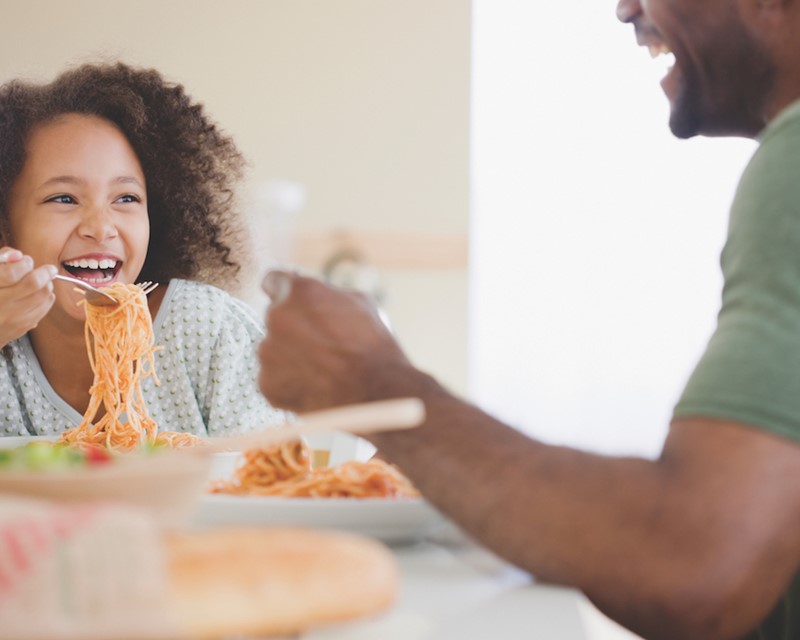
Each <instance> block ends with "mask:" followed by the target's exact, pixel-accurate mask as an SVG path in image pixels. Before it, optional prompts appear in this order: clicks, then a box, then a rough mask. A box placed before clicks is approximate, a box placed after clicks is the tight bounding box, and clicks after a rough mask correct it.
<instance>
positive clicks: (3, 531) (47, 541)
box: [0, 496, 177, 640]
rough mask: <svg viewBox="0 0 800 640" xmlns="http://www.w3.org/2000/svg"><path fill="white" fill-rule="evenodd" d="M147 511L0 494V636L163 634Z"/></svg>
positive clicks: (160, 580) (167, 633) (159, 578)
mask: <svg viewBox="0 0 800 640" xmlns="http://www.w3.org/2000/svg"><path fill="white" fill-rule="evenodd" d="M165 567H166V563H165V561H164V548H163V540H162V536H161V533H160V531H159V529H158V527H157V525H156V524H155V522H154V521H153V520H152V518H151V516H149V515H148V514H146V513H145V512H143V511H138V510H136V509H133V508H128V507H121V506H116V505H110V504H109V505H104V504H86V505H70V504H53V503H48V502H44V501H37V500H31V499H23V498H18V497H12V496H0V637H2V638H7V639H9V640H11V639H13V640H33V639H36V640H50V639H53V640H68V639H69V640H72V639H75V640H78V639H80V640H94V639H97V640H100V639H102V640H115V639H119V638H142V639H144V638H156V637H157V638H169V637H174V636H177V634H175V633H173V630H174V628H175V627H174V625H173V623H172V622H171V620H170V619H169V614H168V606H167V601H168V592H169V585H168V578H167V572H166V568H165Z"/></svg>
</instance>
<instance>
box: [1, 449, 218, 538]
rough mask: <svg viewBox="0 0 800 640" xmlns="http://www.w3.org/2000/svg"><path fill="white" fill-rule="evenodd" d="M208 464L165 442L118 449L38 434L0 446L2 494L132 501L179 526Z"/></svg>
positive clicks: (64, 499) (166, 522)
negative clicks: (68, 442) (70, 443)
mask: <svg viewBox="0 0 800 640" xmlns="http://www.w3.org/2000/svg"><path fill="white" fill-rule="evenodd" d="M210 464H211V461H210V459H209V457H208V456H202V455H196V454H192V453H191V452H185V451H179V450H177V451H176V450H172V449H164V448H162V447H145V448H142V449H141V450H138V451H136V452H133V453H124V454H120V453H114V452H112V451H109V450H107V449H103V448H100V447H81V448H77V447H72V446H68V445H63V444H58V443H56V442H52V441H49V440H47V439H38V438H37V439H31V440H30V441H28V442H26V443H24V444H20V445H18V446H14V447H2V446H0V494H11V495H19V496H27V497H36V498H43V499H47V500H50V501H55V502H106V503H120V504H126V505H134V506H138V507H142V508H144V509H146V510H148V511H150V512H152V514H153V515H154V516H155V517H156V518H157V519H158V520H159V521H160V522H161V523H163V524H164V525H167V526H177V525H180V524H182V523H183V522H185V520H186V518H188V516H189V515H190V514H191V511H192V509H193V507H194V504H195V501H196V499H197V498H198V497H199V496H200V494H201V493H202V491H203V489H204V488H205V486H206V485H207V483H208V477H209V468H210Z"/></svg>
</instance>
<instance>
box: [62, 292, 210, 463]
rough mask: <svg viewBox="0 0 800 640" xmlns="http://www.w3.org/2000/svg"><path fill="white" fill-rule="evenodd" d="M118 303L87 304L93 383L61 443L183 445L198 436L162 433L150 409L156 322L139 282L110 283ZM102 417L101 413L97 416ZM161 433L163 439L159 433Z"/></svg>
mask: <svg viewBox="0 0 800 640" xmlns="http://www.w3.org/2000/svg"><path fill="white" fill-rule="evenodd" d="M107 289H108V292H109V293H110V294H111V295H112V296H113V297H114V298H115V299H116V300H117V301H118V304H117V305H114V306H106V307H101V306H95V305H91V304H87V303H86V302H85V301H84V302H83V304H84V309H85V312H86V324H85V328H84V337H85V340H86V350H87V354H88V357H89V364H90V366H91V368H92V372H93V382H92V385H91V387H90V388H89V404H88V406H87V409H86V412H85V413H84V415H83V419H82V421H81V423H80V424H79V425H78V426H77V427H75V428H73V429H70V430H69V431H67V432H65V433H64V434H62V436H61V442H65V443H69V444H78V445H96V446H103V447H107V448H109V449H117V450H128V449H131V448H134V447H136V446H138V445H140V444H141V443H142V442H149V443H154V442H157V441H162V442H167V443H170V444H175V445H176V446H184V445H187V444H193V443H194V442H196V441H197V440H199V438H197V437H196V436H193V435H191V434H173V435H172V436H171V435H169V434H168V433H167V432H164V433H162V434H158V428H157V426H156V423H155V421H154V420H153V419H152V418H151V417H150V415H149V414H148V412H147V407H146V404H145V401H144V395H143V392H142V381H143V380H144V379H145V378H147V377H152V378H153V380H154V382H155V384H159V380H158V377H157V376H156V373H155V366H154V365H155V358H154V354H155V352H156V350H157V349H158V347H155V346H154V336H153V323H152V318H151V317H150V310H149V308H148V306H147V297H146V295H145V294H144V292H143V291H142V289H141V288H140V287H137V286H136V285H133V284H123V283H115V284H113V285H110V286H109V287H107ZM98 416H99V418H98ZM159 436H160V438H159Z"/></svg>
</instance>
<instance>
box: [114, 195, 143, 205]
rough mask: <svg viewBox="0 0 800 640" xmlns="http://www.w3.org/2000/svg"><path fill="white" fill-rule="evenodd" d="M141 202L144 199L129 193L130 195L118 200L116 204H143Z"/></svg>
mask: <svg viewBox="0 0 800 640" xmlns="http://www.w3.org/2000/svg"><path fill="white" fill-rule="evenodd" d="M141 201H142V199H141V198H140V197H139V196H137V195H134V194H132V193H128V194H126V195H124V196H120V197H119V198H117V200H116V202H120V203H122V204H125V203H128V202H141Z"/></svg>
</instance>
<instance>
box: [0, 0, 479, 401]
mask: <svg viewBox="0 0 800 640" xmlns="http://www.w3.org/2000/svg"><path fill="white" fill-rule="evenodd" d="M469 30H470V3H469V2H468V1H467V0H228V1H227V2H221V1H220V0H140V1H139V2H129V1H125V2H121V1H117V0H0V81H6V80H8V79H10V78H12V77H18V76H25V77H29V78H33V79H42V80H47V79H50V78H51V77H52V76H53V75H54V74H55V73H57V72H58V71H59V70H61V69H63V68H64V67H65V66H66V65H71V64H75V63H79V62H83V61H97V60H98V59H105V60H114V59H117V58H119V59H122V60H124V61H126V62H129V63H133V64H138V65H144V66H154V67H157V68H158V69H160V70H161V71H162V72H163V73H164V74H165V75H167V76H168V77H169V78H170V79H173V80H177V81H179V82H182V83H183V84H184V85H185V86H186V87H187V89H188V90H189V91H190V93H191V94H192V95H193V96H194V97H196V98H197V99H199V100H201V101H203V102H205V104H206V105H207V107H208V109H209V111H210V112H211V113H212V115H213V116H214V118H215V119H216V120H217V121H218V122H219V123H221V125H222V126H223V128H224V129H226V130H227V131H228V132H229V133H231V134H232V135H233V136H234V138H235V139H236V140H237V141H238V143H239V145H240V147H241V149H242V150H243V151H244V153H245V155H246V156H247V157H248V159H249V160H250V162H251V172H250V177H249V184H248V185H247V189H246V191H245V193H249V192H250V191H252V189H253V187H254V186H255V185H257V184H259V183H261V182H262V181H265V180H271V179H288V180H291V181H294V182H297V183H300V184H302V185H303V187H304V189H305V205H304V206H303V207H302V209H301V210H300V211H299V212H298V213H297V215H296V218H295V227H296V229H295V230H296V233H295V234H294V237H295V239H296V241H297V242H298V243H299V244H300V245H301V246H300V247H299V249H303V243H304V242H305V241H306V240H307V239H308V238H309V237H312V236H313V237H315V238H317V242H316V244H314V243H311V244H309V243H308V242H306V245H308V246H307V247H306V248H307V249H308V247H311V249H308V250H307V251H304V252H303V251H301V252H300V253H302V255H303V262H304V264H305V266H307V267H309V268H312V269H313V268H314V267H315V266H316V265H318V264H319V261H320V260H322V259H324V258H325V257H326V254H327V253H328V252H329V251H331V250H333V249H334V248H335V243H334V242H333V241H330V242H329V244H328V245H326V244H325V243H324V242H323V243H322V244H320V242H319V241H318V240H319V237H320V236H322V237H323V238H325V237H327V235H328V234H329V232H331V231H334V230H339V229H344V230H345V231H346V232H352V233H354V234H355V238H356V239H355V240H354V241H355V242H356V243H360V244H359V246H358V248H359V249H360V250H362V251H363V252H365V253H366V254H367V256H368V258H370V260H371V261H372V262H373V263H375V264H377V266H378V267H379V269H380V275H381V278H382V282H383V284H384V287H385V289H386V291H387V298H386V308H387V311H388V313H389V315H390V317H391V319H392V323H393V326H394V328H395V330H396V332H397V334H398V335H399V336H400V338H401V340H402V341H403V343H404V344H405V345H406V348H407V350H408V351H409V353H410V355H411V357H412V359H414V360H415V361H416V362H417V363H418V364H419V365H420V366H422V367H423V368H426V369H428V370H429V371H432V372H433V373H435V374H437V375H438V376H440V377H441V378H443V379H444V381H445V382H447V383H448V384H450V385H451V386H452V387H453V388H455V389H456V390H457V391H461V392H464V391H465V388H466V381H467V374H466V317H467V308H466V307H467V276H466V264H465V261H466V258H465V251H466V236H467V225H468V220H467V218H468V127H469V122H468V120H469V113H468V100H469V48H470V43H469ZM254 211H255V213H254V215H255V216H256V227H257V228H256V232H257V234H258V235H259V237H263V234H264V233H265V232H266V233H268V232H269V228H268V227H269V224H268V222H267V221H265V220H263V219H261V218H258V217H257V216H259V215H263V212H260V211H258V210H254ZM395 234H399V236H396V235H395ZM429 234H430V235H429ZM394 237H402V238H403V239H404V240H403V241H404V242H406V243H413V245H414V247H415V251H412V252H407V251H406V252H405V253H403V255H405V256H406V257H404V258H401V259H400V263H397V261H396V260H394V261H392V260H383V258H382V256H383V255H384V253H385V251H386V250H387V248H390V247H391V245H392V238H394ZM432 238H433V239H436V238H441V239H443V243H444V244H447V245H448V247H449V250H452V248H453V247H454V246H455V247H456V248H457V249H456V250H455V251H454V252H453V251H451V252H450V253H446V255H448V256H451V257H449V258H447V259H446V260H438V261H437V259H436V258H437V255H439V254H440V252H439V251H438V250H437V246H438V241H434V242H431V239H432ZM415 239H416V240H418V242H415ZM426 241H427V242H426ZM431 245H432V246H431ZM292 255H298V254H296V253H295V254H292ZM442 255H445V252H442ZM264 259H265V260H266V259H267V256H264ZM251 301H252V302H253V303H254V304H255V305H256V306H258V305H259V304H260V301H259V300H257V299H255V298H252V299H251Z"/></svg>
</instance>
